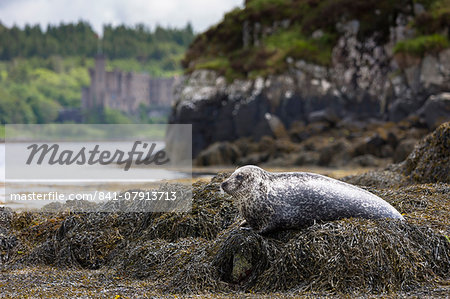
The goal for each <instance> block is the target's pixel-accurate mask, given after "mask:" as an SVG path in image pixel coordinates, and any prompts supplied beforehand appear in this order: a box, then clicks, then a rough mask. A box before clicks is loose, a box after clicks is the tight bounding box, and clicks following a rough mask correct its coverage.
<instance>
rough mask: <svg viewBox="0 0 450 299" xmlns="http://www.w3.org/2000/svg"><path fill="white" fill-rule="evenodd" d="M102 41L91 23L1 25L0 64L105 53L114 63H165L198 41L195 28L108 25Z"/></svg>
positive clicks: (105, 27)
mask: <svg viewBox="0 0 450 299" xmlns="http://www.w3.org/2000/svg"><path fill="white" fill-rule="evenodd" d="M103 34H104V36H103V38H102V39H99V37H98V36H97V34H96V33H95V32H94V31H93V29H92V27H91V25H90V24H89V23H87V22H82V21H80V22H78V23H77V24H60V25H57V26H52V25H49V26H48V27H47V30H46V31H42V30H41V28H40V26H39V25H35V26H29V25H27V26H25V28H24V29H20V28H18V27H16V26H14V27H12V28H7V27H5V26H3V25H2V24H1V23H0V60H11V59H13V58H16V57H24V58H30V57H43V58H48V57H51V56H55V55H59V56H62V57H67V56H85V57H93V56H94V55H95V54H96V53H97V52H98V51H102V52H103V53H104V54H106V55H107V56H108V57H109V58H110V59H123V58H138V59H139V60H161V59H164V58H165V57H168V56H173V55H180V54H182V53H183V52H184V49H185V48H186V47H187V46H188V45H189V44H190V43H191V41H192V40H193V38H194V32H193V30H192V26H191V25H190V24H187V25H186V27H185V28H183V29H172V28H162V27H159V26H158V27H156V28H155V30H153V31H151V30H150V29H148V28H147V27H145V26H144V25H142V24H139V25H136V26H135V27H127V26H125V25H120V26H117V27H113V26H111V25H105V26H104V28H103Z"/></svg>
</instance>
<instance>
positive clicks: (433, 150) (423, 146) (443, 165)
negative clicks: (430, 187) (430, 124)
mask: <svg viewBox="0 0 450 299" xmlns="http://www.w3.org/2000/svg"><path fill="white" fill-rule="evenodd" d="M402 164H403V165H402V170H403V173H404V174H405V175H407V176H408V177H409V179H410V180H413V181H414V182H418V183H436V182H444V183H450V122H446V123H443V124H442V125H440V126H439V127H438V128H437V129H436V130H435V131H434V132H433V133H431V134H430V135H428V136H427V137H426V138H424V139H423V140H422V141H421V142H420V143H419V144H418V145H417V146H416V147H415V149H414V150H413V152H412V153H411V154H410V155H409V156H408V158H407V159H406V161H405V162H403V163H402Z"/></svg>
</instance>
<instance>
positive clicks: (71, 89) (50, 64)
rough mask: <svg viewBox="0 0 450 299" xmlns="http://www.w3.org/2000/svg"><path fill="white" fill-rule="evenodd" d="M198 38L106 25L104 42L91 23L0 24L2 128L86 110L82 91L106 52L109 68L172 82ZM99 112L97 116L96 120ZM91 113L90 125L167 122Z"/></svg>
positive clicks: (177, 32)
mask: <svg viewBox="0 0 450 299" xmlns="http://www.w3.org/2000/svg"><path fill="white" fill-rule="evenodd" d="M193 38H194V32H193V30H192V26H191V25H190V24H187V26H186V27H185V28H182V29H172V28H162V27H159V26H158V27H156V28H155V29H154V30H153V31H152V30H150V29H148V28H147V27H145V26H144V25H137V26H135V27H127V26H123V25H121V26H117V27H113V26H110V25H106V26H105V27H104V37H103V38H102V39H99V38H98V36H97V35H96V34H95V32H94V31H93V30H92V28H91V26H90V25H89V24H88V23H86V22H78V23H77V24H60V25H58V26H52V25H49V26H48V27H47V30H46V31H43V30H41V28H40V27H39V26H38V25H36V26H25V28H23V29H20V28H18V27H16V26H14V27H12V28H7V27H5V26H3V25H2V24H1V23H0V123H1V124H5V123H48V122H54V121H55V120H56V119H57V117H58V112H59V111H60V109H61V108H74V107H80V106H81V90H82V87H83V86H88V85H89V84H90V77H89V71H88V70H89V68H91V67H93V66H94V59H93V58H87V57H93V56H94V55H95V54H96V53H97V51H99V50H101V51H102V52H103V53H104V54H106V56H107V57H108V64H107V66H106V67H107V69H108V70H112V69H119V70H123V71H129V72H145V73H148V74H150V75H151V76H154V77H168V76H173V75H175V74H179V73H180V72H181V71H182V68H181V65H180V61H181V59H182V58H183V53H184V51H185V49H186V48H187V46H188V45H189V44H190V42H191V41H192V39H193ZM95 113H98V115H95ZM95 113H94V112H92V113H88V115H87V119H88V122H91V123H98V122H100V123H130V122H145V123H148V122H162V121H164V117H153V118H148V117H145V118H143V119H140V118H136V119H130V118H129V117H127V116H125V115H123V114H122V113H121V112H119V111H115V110H111V109H106V110H105V111H103V112H101V111H100V112H99V111H97V112H95Z"/></svg>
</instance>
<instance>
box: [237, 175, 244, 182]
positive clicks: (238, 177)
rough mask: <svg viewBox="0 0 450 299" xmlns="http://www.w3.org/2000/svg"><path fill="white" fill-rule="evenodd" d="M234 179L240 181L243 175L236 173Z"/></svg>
mask: <svg viewBox="0 0 450 299" xmlns="http://www.w3.org/2000/svg"><path fill="white" fill-rule="evenodd" d="M236 180H238V181H241V182H242V181H243V180H244V176H243V175H242V174H238V175H237V176H236Z"/></svg>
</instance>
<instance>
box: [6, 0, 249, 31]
mask: <svg viewBox="0 0 450 299" xmlns="http://www.w3.org/2000/svg"><path fill="white" fill-rule="evenodd" d="M243 3H244V0H0V22H1V23H2V24H3V25H6V26H8V27H11V26H13V25H14V24H15V25H18V26H19V27H23V26H24V25H25V24H31V25H35V24H40V25H41V28H42V29H44V30H45V28H47V24H53V25H57V24H59V23H61V22H64V23H69V22H77V21H79V20H83V21H88V22H89V23H90V24H91V26H92V27H93V28H94V30H95V31H96V32H97V33H98V34H100V35H101V34H102V27H103V24H112V25H114V26H115V25H119V24H126V25H135V24H137V23H144V24H146V25H147V26H149V27H150V28H152V29H153V28H155V26H156V25H161V26H164V27H167V26H171V27H176V28H181V27H184V26H185V25H186V24H187V22H191V24H192V26H193V27H194V31H196V32H202V31H204V30H206V29H207V28H208V27H210V26H211V25H214V24H216V23H218V22H219V21H220V20H221V19H222V17H223V14H224V13H226V12H228V11H230V10H232V9H233V8H234V7H237V6H240V7H242V6H243Z"/></svg>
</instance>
